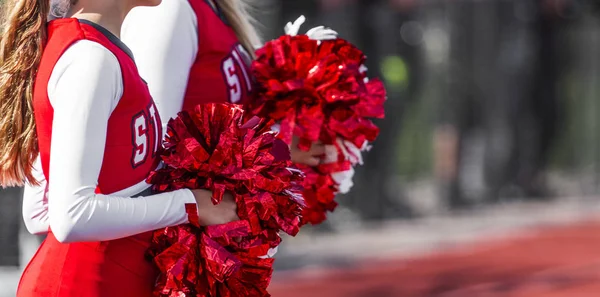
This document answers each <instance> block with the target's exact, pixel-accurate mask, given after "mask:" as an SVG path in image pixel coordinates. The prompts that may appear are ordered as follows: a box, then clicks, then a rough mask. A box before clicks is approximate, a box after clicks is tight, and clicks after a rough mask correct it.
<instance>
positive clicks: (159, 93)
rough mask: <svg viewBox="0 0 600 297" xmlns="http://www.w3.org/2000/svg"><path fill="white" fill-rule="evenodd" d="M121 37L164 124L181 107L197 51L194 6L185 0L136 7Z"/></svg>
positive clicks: (196, 21) (170, 0)
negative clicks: (144, 81) (131, 54)
mask: <svg viewBox="0 0 600 297" xmlns="http://www.w3.org/2000/svg"><path fill="white" fill-rule="evenodd" d="M121 38H122V39H123V42H124V43H125V44H127V46H128V47H129V48H130V49H131V51H132V52H133V55H134V57H135V62H136V64H137V66H138V69H139V71H140V75H141V76H142V78H144V79H145V80H146V82H148V87H149V88H150V94H152V97H153V98H154V102H155V103H156V107H157V109H158V113H159V114H160V117H161V118H162V120H163V121H162V122H163V125H165V126H166V125H167V123H168V122H169V119H171V118H175V117H176V116H177V113H178V112H180V111H181V108H182V107H183V98H184V96H185V91H186V89H187V84H188V78H189V74H190V69H191V67H192V65H193V64H194V61H195V59H196V55H197V54H198V20H197V18H196V14H195V13H194V10H193V9H192V7H191V6H190V4H189V3H188V1H187V0H169V1H163V2H162V3H161V4H160V5H159V6H156V7H141V6H140V7H136V8H134V9H132V10H131V12H130V13H129V14H128V15H127V17H126V19H125V22H124V23H123V27H122V29H121ZM163 131H165V132H166V129H163Z"/></svg>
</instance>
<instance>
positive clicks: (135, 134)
mask: <svg viewBox="0 0 600 297" xmlns="http://www.w3.org/2000/svg"><path fill="white" fill-rule="evenodd" d="M84 39H86V40H90V41H94V42H97V43H99V44H100V45H102V46H104V47H105V48H107V49H108V50H109V51H111V52H112V53H113V54H114V55H115V56H116V57H117V60H118V61H119V64H120V65H121V72H122V76H123V95H122V97H121V99H120V100H119V103H118V104H117V106H116V107H115V109H114V111H113V112H112V114H111V116H110V119H109V120H108V131H107V136H106V148H105V151H104V159H103V162H102V168H101V170H100V175H99V177H98V186H97V188H96V192H97V193H103V194H110V193H113V192H116V191H120V190H123V189H125V188H128V187H130V186H133V185H135V184H137V183H139V182H141V181H143V180H144V179H145V178H146V176H147V175H148V173H149V172H150V171H151V170H153V169H155V168H156V166H157V164H158V158H157V156H156V149H157V147H158V145H159V144H160V143H159V141H160V139H161V137H160V136H161V135H162V131H161V123H160V118H159V115H158V112H157V110H156V107H155V106H154V102H153V101H152V98H151V97H150V93H149V91H148V87H147V86H146V83H145V82H144V81H143V80H142V79H141V78H140V75H139V74H138V70H137V68H136V66H135V63H134V61H133V58H132V56H131V54H130V51H129V49H127V47H125V46H124V45H123V43H122V42H120V41H119V40H118V39H117V38H116V37H115V36H114V35H112V34H110V33H109V32H108V31H106V29H104V28H102V27H99V26H97V25H94V24H92V23H89V22H86V21H78V20H77V19H59V20H55V21H52V22H50V24H49V25H48V44H47V45H46V47H45V49H44V53H43V56H42V61H41V63H40V67H39V71H38V74H37V77H36V81H35V88H34V95H33V105H34V110H35V122H36V125H37V135H38V145H39V149H40V156H41V160H42V168H43V172H44V175H45V176H46V179H47V180H49V179H50V178H51V176H48V175H49V162H50V141H51V138H52V119H53V117H54V111H53V109H52V105H51V104H50V100H49V98H48V92H47V89H48V80H49V79H50V75H51V73H52V70H53V68H54V65H56V62H57V61H58V59H59V58H60V57H61V55H62V54H63V53H64V52H65V50H67V49H68V48H69V47H70V46H71V45H72V44H73V43H75V42H77V41H79V40H84ZM109 99H110V98H106V100H109ZM56 100H60V98H56Z"/></svg>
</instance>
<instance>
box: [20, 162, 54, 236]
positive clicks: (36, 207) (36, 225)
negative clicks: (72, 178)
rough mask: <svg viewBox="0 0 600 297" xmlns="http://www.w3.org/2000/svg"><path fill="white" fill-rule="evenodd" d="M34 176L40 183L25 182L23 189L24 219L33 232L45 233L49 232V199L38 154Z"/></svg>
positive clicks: (30, 231)
mask: <svg viewBox="0 0 600 297" xmlns="http://www.w3.org/2000/svg"><path fill="white" fill-rule="evenodd" d="M32 174H33V177H34V178H35V179H36V180H37V181H38V183H39V185H37V186H34V185H30V184H29V183H26V184H25V189H24V191H23V210H22V211H23V212H22V214H23V221H25V227H26V228H27V231H29V233H31V234H35V235H38V234H44V233H47V232H48V227H49V226H50V225H49V223H48V199H47V195H46V193H47V192H46V185H47V183H46V178H45V177H44V173H43V172H42V163H41V161H40V157H39V156H38V157H37V159H36V160H35V163H34V164H33V171H32Z"/></svg>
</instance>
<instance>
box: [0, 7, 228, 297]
mask: <svg viewBox="0 0 600 297" xmlns="http://www.w3.org/2000/svg"><path fill="white" fill-rule="evenodd" d="M159 3H160V0H152V1H150V0H147V1H142V0H131V1H129V0H128V1H110V0H103V1H98V0H79V1H74V0H53V1H47V0H13V1H12V2H10V3H9V4H8V5H9V6H8V7H9V8H10V9H8V10H7V13H8V17H7V18H6V24H5V25H4V33H3V35H2V40H1V42H0V110H2V113H0V152H1V155H0V161H1V162H0V164H1V166H0V185H2V186H16V185H23V184H24V183H28V184H30V185H31V186H35V185H36V184H38V183H39V184H41V185H40V188H41V189H44V190H40V191H31V193H35V195H31V196H26V197H24V201H23V204H24V206H23V209H24V210H29V211H24V212H23V213H24V219H25V222H26V225H27V227H28V229H29V230H30V231H31V232H32V233H44V232H48V236H47V239H46V240H45V241H44V242H43V243H42V245H41V247H40V248H39V249H38V251H37V253H36V255H35V256H34V257H33V259H32V260H31V262H30V263H29V265H28V266H27V268H26V269H25V271H24V272H23V275H22V277H21V281H20V283H19V288H18V292H17V296H19V297H23V296H47V297H53V296H54V297H59V296H84V297H85V296H94V297H108V296H111V297H112V296H144V297H148V296H151V295H152V287H153V284H154V281H155V279H156V276H157V275H156V270H155V269H154V267H153V266H152V264H151V263H150V262H148V261H147V260H146V259H145V258H144V254H145V252H146V249H147V247H148V246H149V245H150V241H151V236H152V232H151V231H153V230H156V229H161V228H165V227H168V226H174V225H179V224H183V223H187V222H188V213H187V211H186V208H188V207H186V206H189V205H192V206H197V210H198V216H199V217H200V222H201V223H202V224H203V225H213V224H222V223H227V222H230V221H234V220H237V219H238V218H237V214H236V204H235V201H234V200H233V197H232V196H231V195H228V196H229V197H227V198H226V200H225V201H224V203H221V204H219V205H218V206H215V205H213V204H212V202H211V196H212V193H211V192H209V191H205V190H191V191H190V190H187V189H182V190H178V191H173V192H170V193H163V194H158V195H152V193H151V191H149V188H150V185H148V184H146V182H145V180H146V178H147V176H148V174H149V173H150V172H151V171H152V170H154V169H156V167H157V166H158V165H159V159H158V155H157V154H155V152H156V151H157V149H158V148H159V144H160V138H161V137H162V132H161V121H160V118H159V116H158V114H157V112H156V108H155V106H154V103H153V102H152V98H151V96H150V94H149V92H148V89H147V86H146V84H145V83H144V81H143V80H142V79H141V78H140V76H139V74H138V72H137V68H136V66H135V63H134V61H133V57H132V55H131V52H130V50H129V49H128V48H127V47H126V46H125V45H124V44H123V43H122V42H121V41H120V40H119V38H118V37H117V36H118V35H119V31H120V27H121V23H122V21H123V18H124V17H125V15H126V14H127V12H128V11H129V10H130V9H131V8H132V7H135V6H141V5H157V4H159ZM49 15H50V16H51V17H52V18H53V20H52V21H50V22H48V16H49ZM34 109H35V114H33V110H34ZM132 140H133V142H132ZM38 152H39V157H38ZM36 157H37V160H38V161H37V164H36V166H35V167H36V168H34V161H35V160H36ZM40 168H41V169H40ZM37 177H39V179H38V178H37ZM50 177H51V178H50ZM132 197H136V199H132Z"/></svg>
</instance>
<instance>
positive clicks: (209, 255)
mask: <svg viewBox="0 0 600 297" xmlns="http://www.w3.org/2000/svg"><path fill="white" fill-rule="evenodd" d="M242 119H243V112H242V110H241V109H239V108H237V107H233V105H227V104H207V105H199V106H197V107H196V108H195V109H194V110H193V112H181V113H180V114H179V116H178V117H177V118H176V119H173V120H171V121H169V125H168V130H167V137H166V141H165V149H164V151H163V152H162V153H161V154H162V159H163V161H164V163H165V165H166V166H165V168H163V169H160V170H157V171H155V172H153V173H152V174H151V175H150V177H149V178H148V181H149V182H150V183H152V184H153V185H154V188H155V189H156V190H158V191H159V192H164V191H172V190H177V189H181V188H191V189H209V190H212V191H213V203H215V204H218V203H219V202H220V201H221V200H222V198H223V194H224V193H225V191H228V192H230V193H233V194H234V196H235V199H236V203H237V206H238V216H239V217H240V219H241V220H240V221H237V222H232V223H228V224H224V225H218V226H209V227H204V228H197V227H194V226H192V225H182V226H177V227H170V228H166V229H163V230H158V231H156V232H155V234H154V240H153V244H152V247H151V248H150V249H149V251H148V256H149V257H150V258H151V259H152V260H153V261H154V262H155V263H156V265H157V267H158V268H159V269H160V272H161V274H160V277H159V279H158V281H157V285H156V287H155V295H156V296H178V297H179V296H194V297H196V296H200V297H216V296H219V297H222V296H252V297H261V296H269V295H268V293H267V291H266V288H267V286H268V283H269V280H270V278H271V273H272V260H271V259H259V257H260V256H264V255H266V254H267V252H268V250H269V249H270V248H274V247H277V246H278V245H279V243H280V242H281V238H280V237H279V234H278V232H279V231H283V232H286V233H287V234H289V235H296V234H297V233H298V230H299V226H300V214H301V212H302V208H303V206H304V201H303V199H302V198H301V196H300V195H299V194H298V193H299V191H300V190H301V183H302V179H303V176H302V174H301V172H299V171H297V170H294V169H290V168H289V167H290V166H291V163H290V161H289V159H290V157H289V149H288V147H287V145H286V144H285V143H283V142H282V141H281V140H279V139H277V138H276V134H275V133H274V132H271V131H270V126H271V125H272V122H267V121H264V120H260V119H258V118H252V119H250V120H249V121H247V122H246V123H243V122H242ZM190 218H191V219H192V218H193V215H191V214H190ZM239 238H241V240H238V239H239Z"/></svg>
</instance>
